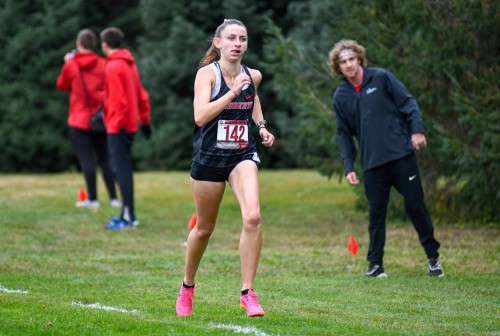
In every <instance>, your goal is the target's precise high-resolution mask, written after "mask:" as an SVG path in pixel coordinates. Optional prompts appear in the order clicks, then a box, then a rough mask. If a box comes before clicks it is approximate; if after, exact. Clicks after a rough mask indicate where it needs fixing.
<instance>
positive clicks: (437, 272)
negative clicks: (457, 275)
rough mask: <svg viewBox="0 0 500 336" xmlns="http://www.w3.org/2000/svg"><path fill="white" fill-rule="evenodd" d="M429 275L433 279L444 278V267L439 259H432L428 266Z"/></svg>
mask: <svg viewBox="0 0 500 336" xmlns="http://www.w3.org/2000/svg"><path fill="white" fill-rule="evenodd" d="M427 274H428V275H429V276H431V277H435V276H437V277H442V276H444V271H443V267H442V266H441V263H440V262H439V259H438V258H435V257H434V258H430V259H429V262H428V264H427Z"/></svg>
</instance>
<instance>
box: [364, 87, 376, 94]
mask: <svg viewBox="0 0 500 336" xmlns="http://www.w3.org/2000/svg"><path fill="white" fill-rule="evenodd" d="M375 90H377V88H368V89H366V94H367V95H369V94H370V93H372V92H373V91H375Z"/></svg>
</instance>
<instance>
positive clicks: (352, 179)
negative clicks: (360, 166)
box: [345, 171, 359, 185]
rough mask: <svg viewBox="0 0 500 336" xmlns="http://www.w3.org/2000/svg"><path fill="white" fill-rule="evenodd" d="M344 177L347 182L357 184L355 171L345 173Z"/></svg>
mask: <svg viewBox="0 0 500 336" xmlns="http://www.w3.org/2000/svg"><path fill="white" fill-rule="evenodd" d="M345 178H346V179H347V182H349V184H354V185H356V184H359V180H358V177H357V176H356V172H354V171H352V172H350V173H349V174H347V175H346V176H345Z"/></svg>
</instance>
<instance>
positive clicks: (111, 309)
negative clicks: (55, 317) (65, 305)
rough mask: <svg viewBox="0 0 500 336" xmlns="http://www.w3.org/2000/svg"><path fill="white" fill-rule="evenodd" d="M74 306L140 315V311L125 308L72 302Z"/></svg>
mask: <svg viewBox="0 0 500 336" xmlns="http://www.w3.org/2000/svg"><path fill="white" fill-rule="evenodd" d="M71 305H72V306H77V307H82V308H91V309H101V310H107V311H117V312H120V313H127V314H138V313H139V311H138V310H136V309H134V310H127V309H123V308H117V307H110V306H103V305H101V304H100V303H91V304H83V303H81V302H76V301H73V302H71Z"/></svg>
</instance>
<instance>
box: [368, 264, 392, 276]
mask: <svg viewBox="0 0 500 336" xmlns="http://www.w3.org/2000/svg"><path fill="white" fill-rule="evenodd" d="M365 276H366V277H369V278H387V274H385V272H384V268H383V267H382V266H380V265H377V264H370V266H369V267H368V272H366V273H365Z"/></svg>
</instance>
